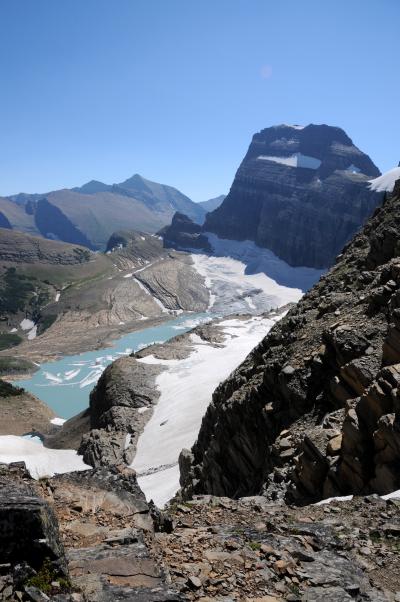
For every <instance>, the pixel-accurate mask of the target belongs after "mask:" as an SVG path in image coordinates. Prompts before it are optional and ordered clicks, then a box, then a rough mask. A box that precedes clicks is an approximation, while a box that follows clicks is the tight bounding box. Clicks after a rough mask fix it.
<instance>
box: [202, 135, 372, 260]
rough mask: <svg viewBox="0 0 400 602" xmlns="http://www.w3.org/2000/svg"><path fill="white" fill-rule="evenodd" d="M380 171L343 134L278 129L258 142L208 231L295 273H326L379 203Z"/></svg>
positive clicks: (208, 223)
mask: <svg viewBox="0 0 400 602" xmlns="http://www.w3.org/2000/svg"><path fill="white" fill-rule="evenodd" d="M379 173H380V172H379V170H378V168H377V167H376V166H375V165H374V164H373V162H372V161H371V159H370V158H369V157H368V156H367V155H366V154H364V153H363V152H361V151H360V150H359V149H358V148H357V147H356V146H354V144H353V143H352V141H351V140H350V138H349V137H348V136H347V135H346V134H345V132H344V131H343V130H341V129H340V128H336V127H330V126H327V125H308V126H306V127H304V128H303V127H300V126H287V125H281V126H275V127H270V128H267V129H264V130H262V131H261V132H259V133H258V134H255V135H254V136H253V140H252V142H251V144H250V147H249V149H248V151H247V154H246V156H245V158H244V159H243V161H242V164H241V165H240V167H239V169H238V171H237V173H236V176H235V179H234V182H233V184H232V187H231V190H230V192H229V194H228V196H227V197H226V199H225V200H224V202H223V203H222V205H221V206H220V207H219V208H218V209H216V210H215V211H213V212H212V213H210V214H208V215H207V216H206V220H205V224H204V230H205V231H210V232H213V233H215V234H217V235H218V236H220V237H222V238H230V239H235V240H245V239H249V240H253V241H255V242H256V243H257V244H258V245H259V246H261V247H267V248H268V249H270V250H271V251H273V252H274V253H275V254H276V255H278V257H280V258H281V259H284V260H285V261H286V262H287V263H289V264H290V265H294V266H301V265H302V266H309V267H316V268H324V267H329V266H330V265H332V262H333V260H334V258H335V256H336V255H337V253H338V252H339V251H340V249H341V248H342V247H343V245H344V244H345V243H346V242H347V241H348V240H349V239H350V238H351V236H353V235H354V233H355V232H356V231H357V230H358V228H359V227H360V225H361V224H363V223H364V221H365V220H366V219H367V218H368V217H369V216H370V215H371V213H372V211H373V210H374V208H375V207H376V206H377V205H378V204H379V203H380V201H381V199H382V193H378V192H374V191H371V190H370V189H369V187H368V182H369V180H370V179H371V178H373V177H376V176H379Z"/></svg>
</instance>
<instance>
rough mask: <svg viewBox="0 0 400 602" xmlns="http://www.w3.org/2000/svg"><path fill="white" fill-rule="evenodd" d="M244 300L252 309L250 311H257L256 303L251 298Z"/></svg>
mask: <svg viewBox="0 0 400 602" xmlns="http://www.w3.org/2000/svg"><path fill="white" fill-rule="evenodd" d="M244 300H245V301H246V303H247V305H248V306H249V307H250V309H257V307H256V306H255V305H254V301H253V299H252V298H251V297H245V298H244Z"/></svg>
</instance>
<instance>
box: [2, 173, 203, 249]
mask: <svg viewBox="0 0 400 602" xmlns="http://www.w3.org/2000/svg"><path fill="white" fill-rule="evenodd" d="M175 211H184V212H185V213H187V214H189V215H190V216H191V217H192V218H193V219H194V220H195V221H197V222H199V223H202V222H203V220H204V216H205V210H204V209H203V208H202V207H201V206H200V205H199V204H196V203H194V202H193V201H191V200H190V199H189V197H187V196H186V195H184V194H183V193H181V192H180V191H179V190H177V189H176V188H174V187H172V186H168V185H165V184H159V183H157V182H152V181H151V180H146V179H145V178H143V177H142V176H140V175H139V174H134V175H133V176H132V177H130V178H128V179H127V180H125V181H123V182H121V183H118V184H110V185H109V184H104V183H103V182H100V181H98V180H90V181H89V182H86V183H85V184H83V185H82V186H80V187H75V188H71V189H68V188H65V189H61V190H53V191H50V192H47V193H44V194H37V193H34V194H26V193H19V194H17V195H12V196H10V197H5V198H0V215H1V216H2V217H1V220H2V224H4V225H6V226H7V227H9V226H11V228H12V229H15V230H19V231H22V232H27V233H29V234H33V235H36V236H43V237H44V238H54V239H59V240H62V241H64V242H70V243H74V244H80V245H84V246H86V247H88V248H89V249H92V250H102V249H104V248H105V246H106V244H107V242H108V239H109V237H110V236H111V234H112V233H113V232H114V231H116V230H121V229H132V230H142V231H146V232H149V233H155V232H157V231H158V230H159V229H160V228H162V227H163V226H165V225H166V224H168V223H169V222H170V221H171V219H172V217H173V215H174V213H175Z"/></svg>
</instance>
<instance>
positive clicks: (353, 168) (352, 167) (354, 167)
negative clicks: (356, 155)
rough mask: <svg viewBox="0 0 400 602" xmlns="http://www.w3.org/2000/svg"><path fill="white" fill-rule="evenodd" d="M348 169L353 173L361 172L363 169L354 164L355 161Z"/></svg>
mask: <svg viewBox="0 0 400 602" xmlns="http://www.w3.org/2000/svg"><path fill="white" fill-rule="evenodd" d="M346 171H351V173H361V169H359V168H358V167H356V166H355V165H353V163H352V164H351V165H350V166H349V167H348V168H347V169H346Z"/></svg>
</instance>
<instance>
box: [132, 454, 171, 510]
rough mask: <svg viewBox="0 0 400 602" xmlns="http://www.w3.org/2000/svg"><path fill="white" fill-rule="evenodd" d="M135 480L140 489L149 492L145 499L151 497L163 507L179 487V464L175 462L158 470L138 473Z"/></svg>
mask: <svg viewBox="0 0 400 602" xmlns="http://www.w3.org/2000/svg"><path fill="white" fill-rule="evenodd" d="M160 477H161V478H160ZM137 481H138V484H139V487H140V488H141V490H142V491H144V492H151V494H149V493H148V494H147V499H149V500H150V498H151V499H153V500H154V502H155V503H156V504H157V506H159V507H160V508H163V507H164V506H165V504H166V503H167V502H168V501H169V500H170V499H171V498H172V497H173V496H174V495H175V493H176V492H177V490H178V488H179V466H178V464H175V465H174V466H171V467H169V468H166V469H165V470H162V471H160V472H153V473H151V474H148V475H145V476H140V475H138V477H137ZM177 483H178V488H177Z"/></svg>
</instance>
